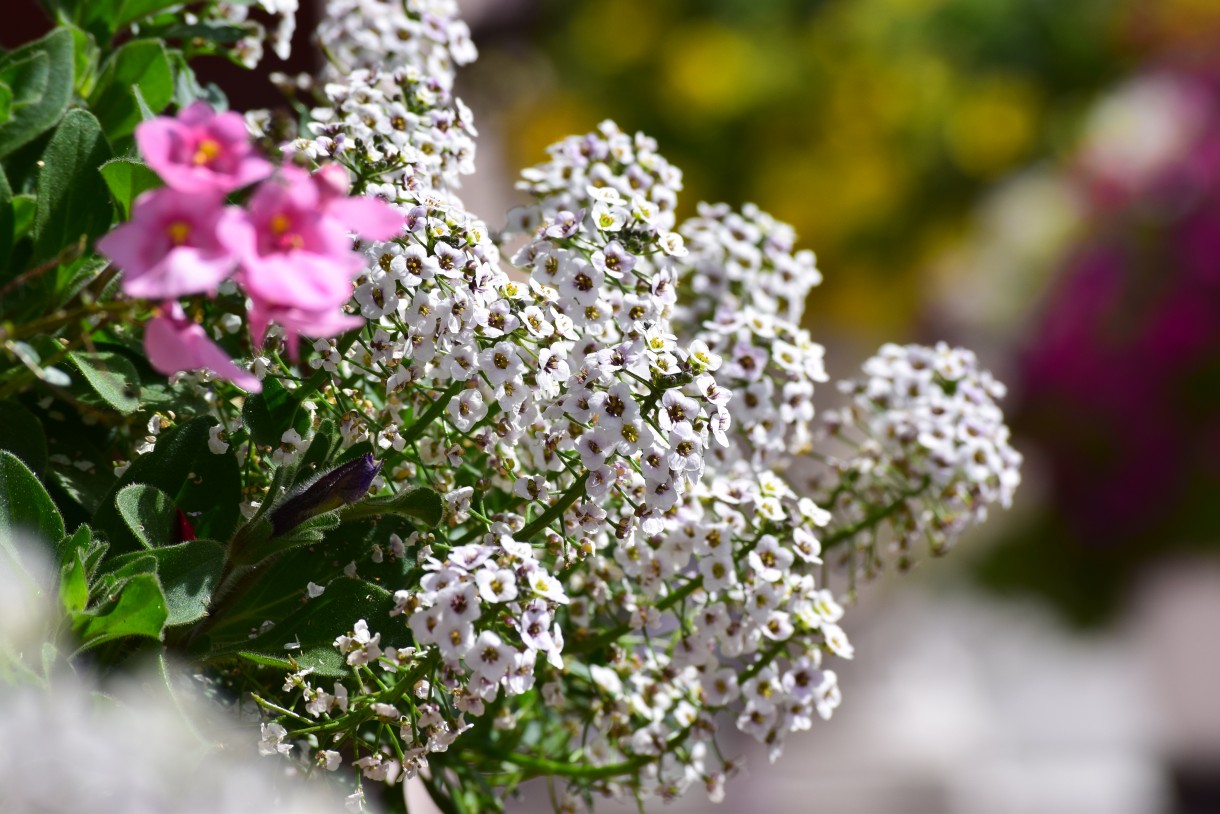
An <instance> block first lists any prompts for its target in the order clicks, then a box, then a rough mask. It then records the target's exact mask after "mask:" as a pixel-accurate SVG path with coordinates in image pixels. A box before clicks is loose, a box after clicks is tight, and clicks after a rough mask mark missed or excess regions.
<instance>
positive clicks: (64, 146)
mask: <svg viewBox="0 0 1220 814" xmlns="http://www.w3.org/2000/svg"><path fill="white" fill-rule="evenodd" d="M109 159H110V146H109V145H108V144H107V143H106V139H105V138H104V137H103V136H102V128H101V126H100V125H99V124H98V122H97V119H95V118H94V117H93V114H91V113H89V111H87V110H80V109H76V110H71V111H69V112H68V113H67V115H65V116H64V118H63V121H62V122H60V125H59V127H58V128H57V129H56V130H55V135H53V136H52V137H51V141H50V143H49V144H48V145H47V149H46V152H44V153H43V156H42V161H43V167H42V171H41V172H40V173H39V175H38V184H37V189H38V202H37V208H36V210H35V213H34V259H35V260H36V261H45V260H50V259H52V258H54V257H55V256H56V255H57V254H59V253H60V251H62V250H63V249H64V248H65V247H68V246H71V245H73V244H75V243H77V242H78V241H80V240H81V239H82V238H85V239H92V238H94V237H97V236H98V235H100V234H101V233H102V232H104V231H106V229H107V228H108V227H109V226H110V221H111V213H112V209H111V206H110V196H109V195H108V194H107V192H106V182H105V181H104V180H102V176H101V173H99V172H98V167H100V166H101V165H102V164H104V163H105V162H106V161H108V160H109Z"/></svg>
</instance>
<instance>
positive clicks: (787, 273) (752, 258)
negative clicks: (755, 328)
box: [679, 203, 822, 326]
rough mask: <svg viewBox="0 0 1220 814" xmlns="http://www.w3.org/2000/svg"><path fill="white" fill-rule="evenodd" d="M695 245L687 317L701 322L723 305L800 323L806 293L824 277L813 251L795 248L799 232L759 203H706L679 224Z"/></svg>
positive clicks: (687, 282)
mask: <svg viewBox="0 0 1220 814" xmlns="http://www.w3.org/2000/svg"><path fill="white" fill-rule="evenodd" d="M679 231H680V232H681V233H682V235H683V237H685V238H686V244H687V248H689V249H690V259H689V261H688V265H689V267H690V270H689V278H687V279H685V280H684V284H685V285H686V286H687V289H688V290H687V293H686V298H685V299H686V301H685V302H684V303H683V306H684V307H683V311H682V315H681V319H682V322H683V323H685V324H687V325H690V326H698V325H700V324H702V323H704V322H706V321H708V320H710V319H714V318H715V317H716V313H717V311H719V310H721V309H730V310H733V311H740V310H741V309H743V308H745V307H749V308H750V309H752V310H753V311H755V312H758V313H762V314H767V315H770V316H773V317H778V318H780V319H782V320H785V321H786V322H788V323H789V324H791V325H800V322H801V315H802V314H803V313H804V311H805V298H806V297H807V296H808V295H809V291H810V289H812V288H813V287H814V286H816V285H818V284H820V283H821V282H822V274H821V272H819V271H818V268H817V259H816V258H815V257H814V254H813V252H812V251H810V250H808V249H802V250H800V251H796V252H794V251H793V248H794V245H795V243H796V233H795V232H794V231H793V229H792V227H791V226H789V225H788V224H786V223H783V222H781V221H778V220H776V219H775V218H773V217H772V216H771V215H769V214H767V213H766V212H763V211H762V210H761V209H759V208H758V207H757V206H756V205H755V204H752V203H747V204H745V205H743V206H742V208H741V211H740V212H734V211H733V210H732V209H731V208H730V207H729V206H728V205H727V204H707V203H701V204H699V207H698V217H694V218H691V219H689V220H687V221H685V222H684V223H683V224H682V227H681V228H680V229H679Z"/></svg>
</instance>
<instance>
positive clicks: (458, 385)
mask: <svg viewBox="0 0 1220 814" xmlns="http://www.w3.org/2000/svg"><path fill="white" fill-rule="evenodd" d="M464 389H466V382H454V383H453V384H451V385H449V387H447V388H446V389H445V392H443V393H441V394H440V395H439V396H438V397H437V398H436V401H434V402H432V405H431V406H430V407H429V408H428V409H427V410H426V411H424V414H423V415H421V416H420V417H419V418H418V419H416V420H415V423H414V424H412V425H411V426H410V427H407V430H406V432H404V433H402V435H401V436H399V437H400V438H402V440H403V443H404V444H412V443H414V442H415V441H416V439H418V438H419V437H420V436H421V435H423V434H424V430H426V429H428V425H429V424H431V423H432V422H433V421H435V420H436V419H437V417H438V416H440V414H441V413H443V412H444V411H445V407H446V406H448V404H449V400H450V399H452V398H453V397H454V396H456V395H457V394H458V393H460V392H461V391H462V390H464Z"/></svg>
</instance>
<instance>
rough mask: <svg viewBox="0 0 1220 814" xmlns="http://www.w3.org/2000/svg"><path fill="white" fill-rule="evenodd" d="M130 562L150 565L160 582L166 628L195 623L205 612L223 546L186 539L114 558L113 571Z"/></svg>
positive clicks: (221, 556) (213, 585)
mask: <svg viewBox="0 0 1220 814" xmlns="http://www.w3.org/2000/svg"><path fill="white" fill-rule="evenodd" d="M132 563H143V564H144V566H142V567H152V568H153V569H154V570H155V572H156V574H157V577H158V579H159V581H160V583H161V586H162V589H163V593H164V598H165V604H166V609H167V610H168V616H167V617H166V621H165V624H166V626H168V627H175V626H179V625H186V624H190V623H192V622H197V621H199V620H200V619H202V618H203V617H204V615H205V614H206V613H207V609H208V603H210V602H211V600H212V593H213V591H215V590H216V585H217V583H218V582H219V580H220V573H221V568H222V567H223V564H224V546H222V545H221V544H220V543H217V542H215V541H214V540H189V541H187V542H185V543H179V544H178V545H172V546H165V547H163V548H156V549H153V550H152V551H146V552H132V553H131V554H125V555H123V556H122V557H117V558H115V559H114V560H113V561H112V562H111V564H110V567H112V568H115V569H116V570H122V568H124V567H127V566H129V565H130V564H132Z"/></svg>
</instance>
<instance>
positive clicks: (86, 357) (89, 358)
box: [68, 351, 140, 415]
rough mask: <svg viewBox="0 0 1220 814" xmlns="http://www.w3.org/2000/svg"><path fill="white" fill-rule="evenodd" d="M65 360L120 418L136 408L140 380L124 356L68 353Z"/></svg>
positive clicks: (137, 406)
mask: <svg viewBox="0 0 1220 814" xmlns="http://www.w3.org/2000/svg"><path fill="white" fill-rule="evenodd" d="M68 359H69V360H70V361H71V362H72V363H73V364H74V365H75V366H76V369H77V370H78V371H80V374H81V376H83V377H84V379H85V381H86V382H88V383H89V387H90V388H91V389H92V390H93V392H94V393H95V394H97V396H98V398H100V399H101V400H102V401H103V402H105V403H106V404H108V405H110V406H111V407H113V408H114V409H115V410H118V411H119V412H120V413H123V414H124V415H127V414H129V413H134V412H135V411H136V410H138V409H140V377H139V374H137V373H136V368H135V366H134V365H133V364H132V363H131V362H130V361H128V359H127V358H126V357H124V356H122V355H121V354H118V353H115V352H113V351H98V352H96V353H84V352H72V353H69V354H68Z"/></svg>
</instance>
